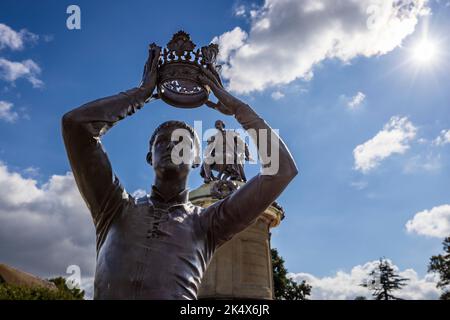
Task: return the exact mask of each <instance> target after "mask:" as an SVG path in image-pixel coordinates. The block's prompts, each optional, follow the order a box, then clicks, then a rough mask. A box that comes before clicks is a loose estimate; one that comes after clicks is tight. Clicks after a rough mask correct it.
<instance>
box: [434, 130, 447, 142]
mask: <svg viewBox="0 0 450 320" xmlns="http://www.w3.org/2000/svg"><path fill="white" fill-rule="evenodd" d="M447 143H450V129H448V130H442V131H441V134H440V135H439V136H438V137H437V138H436V139H434V141H433V144H434V145H436V146H443V145H445V144H447Z"/></svg>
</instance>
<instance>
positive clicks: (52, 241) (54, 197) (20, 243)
mask: <svg viewBox="0 0 450 320" xmlns="http://www.w3.org/2000/svg"><path fill="white" fill-rule="evenodd" d="M37 171H38V169H37V168H35V167H30V168H26V169H25V170H23V172H24V174H21V173H19V172H14V171H12V170H10V169H9V168H8V167H7V166H6V165H5V164H4V163H2V162H0V190H2V192H0V259H1V262H2V263H6V264H9V265H11V266H14V267H16V268H19V269H21V270H24V271H26V272H30V273H33V274H35V275H38V276H41V277H51V276H56V275H61V276H68V274H66V270H67V267H68V266H69V265H78V266H79V267H80V269H81V277H82V280H81V287H82V289H83V290H86V296H87V297H88V298H92V296H93V281H94V278H93V277H94V271H95V257H96V251H95V229H94V225H93V222H92V218H91V215H90V213H89V210H88V209H87V207H86V205H85V203H84V201H83V199H82V198H81V195H80V193H79V191H78V188H77V186H76V183H75V180H74V178H73V175H72V173H70V172H68V173H66V174H65V175H53V176H51V177H50V178H49V180H48V181H47V182H45V183H44V184H43V185H39V184H38V182H37V181H36V180H35V179H33V178H27V177H26V175H31V176H33V175H35V173H36V172H37ZM133 194H134V195H144V194H145V191H144V190H141V189H138V190H136V191H135V192H134V193H133Z"/></svg>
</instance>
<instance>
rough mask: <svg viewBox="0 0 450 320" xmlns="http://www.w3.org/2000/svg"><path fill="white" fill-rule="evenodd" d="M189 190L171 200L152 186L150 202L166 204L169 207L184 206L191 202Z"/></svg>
mask: <svg viewBox="0 0 450 320" xmlns="http://www.w3.org/2000/svg"><path fill="white" fill-rule="evenodd" d="M188 198H189V189H184V190H183V191H181V192H180V193H178V194H176V195H175V196H173V197H171V198H166V197H165V195H163V194H162V193H161V191H159V190H158V188H156V187H155V186H152V192H151V194H150V200H151V201H152V202H153V203H154V204H164V205H168V206H175V205H182V204H186V203H187V202H188V201H189V199H188Z"/></svg>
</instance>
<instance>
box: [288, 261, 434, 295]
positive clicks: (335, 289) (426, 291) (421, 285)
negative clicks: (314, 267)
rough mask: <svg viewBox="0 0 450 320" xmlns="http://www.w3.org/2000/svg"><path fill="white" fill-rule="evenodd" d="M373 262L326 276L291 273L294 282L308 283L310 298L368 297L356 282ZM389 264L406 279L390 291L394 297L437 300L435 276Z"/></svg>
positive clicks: (361, 278) (360, 279)
mask: <svg viewBox="0 0 450 320" xmlns="http://www.w3.org/2000/svg"><path fill="white" fill-rule="evenodd" d="M377 264H378V261H370V262H367V263H365V264H363V265H357V266H355V267H353V268H352V269H351V270H350V272H346V271H338V272H336V274H334V275H332V276H329V277H316V276H314V275H312V274H309V273H297V274H291V276H292V277H293V279H294V280H296V281H297V282H300V281H302V280H306V282H307V283H309V284H310V285H311V286H312V290H311V299H314V300H329V299H332V300H353V299H355V297H357V296H365V297H367V298H368V299H372V296H371V294H370V292H369V291H368V289H366V288H364V287H362V286H360V284H361V283H364V282H365V281H366V279H367V277H368V276H367V275H368V274H369V273H370V271H372V270H373V268H374V267H376V266H377ZM393 267H394V270H395V271H396V272H398V273H399V274H400V276H401V277H405V278H408V279H410V281H408V282H407V286H405V287H404V288H403V289H401V290H399V291H398V292H396V293H394V295H395V296H398V297H400V298H403V299H411V300H419V299H438V297H439V296H440V294H441V292H440V290H439V289H437V288H436V283H437V281H438V276H437V275H435V274H427V275H425V276H424V277H423V278H421V277H419V275H418V274H417V272H416V271H414V270H413V269H405V270H403V271H399V269H398V267H396V266H393Z"/></svg>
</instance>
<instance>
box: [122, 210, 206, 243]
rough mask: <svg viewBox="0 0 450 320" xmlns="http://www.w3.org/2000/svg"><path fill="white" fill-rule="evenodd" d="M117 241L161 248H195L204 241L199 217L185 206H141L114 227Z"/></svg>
mask: <svg viewBox="0 0 450 320" xmlns="http://www.w3.org/2000/svg"><path fill="white" fill-rule="evenodd" d="M114 229H115V233H116V237H120V238H121V239H122V240H123V241H125V242H128V243H130V244H134V245H136V244H138V245H145V246H150V247H152V246H159V247H174V246H175V247H177V248H179V249H182V248H183V247H184V246H189V245H192V243H193V242H197V241H198V240H199V238H200V237H201V234H200V233H199V230H198V224H197V223H196V219H195V216H193V214H191V213H189V212H188V211H186V210H185V208H184V207H183V206H180V207H177V208H169V209H167V208H158V207H154V206H141V207H138V208H135V209H134V210H130V211H128V212H126V213H124V214H123V215H122V216H121V218H120V219H119V220H118V221H117V222H116V225H115V227H114Z"/></svg>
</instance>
